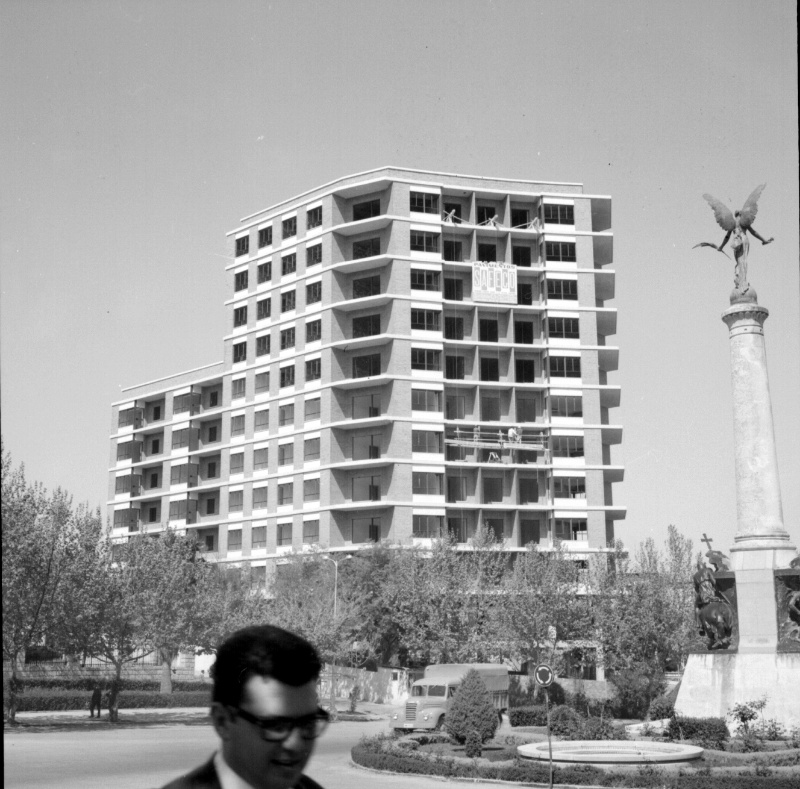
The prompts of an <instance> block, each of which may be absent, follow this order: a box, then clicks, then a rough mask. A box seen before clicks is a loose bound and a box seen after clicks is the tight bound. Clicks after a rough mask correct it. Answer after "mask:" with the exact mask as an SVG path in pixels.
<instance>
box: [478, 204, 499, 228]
mask: <svg viewBox="0 0 800 789" xmlns="http://www.w3.org/2000/svg"><path fill="white" fill-rule="evenodd" d="M496 216H497V209H496V208H494V206H490V205H479V206H478V224H479V225H488V224H489V223H491V222H492V220H493V219H494V218H495V217H496Z"/></svg>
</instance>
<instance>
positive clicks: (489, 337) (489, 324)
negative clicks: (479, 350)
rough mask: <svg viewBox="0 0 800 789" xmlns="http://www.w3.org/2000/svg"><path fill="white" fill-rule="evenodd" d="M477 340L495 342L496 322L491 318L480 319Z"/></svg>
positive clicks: (496, 334)
mask: <svg viewBox="0 0 800 789" xmlns="http://www.w3.org/2000/svg"><path fill="white" fill-rule="evenodd" d="M478 328H479V331H478V338H479V339H480V341H481V342H497V336H498V329H497V321H496V320H493V319H491V318H481V320H480V324H479V327H478Z"/></svg>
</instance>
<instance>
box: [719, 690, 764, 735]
mask: <svg viewBox="0 0 800 789" xmlns="http://www.w3.org/2000/svg"><path fill="white" fill-rule="evenodd" d="M766 706H767V697H766V696H763V697H762V698H760V699H757V700H756V701H745V702H744V703H742V704H734V706H733V707H732V708H731V709H729V710H728V717H729V718H732V719H733V720H734V721H736V722H737V724H738V726H737V727H736V728H737V730H738V731H739V732H740V733H741V734H742V735H747V734H749V733H750V724H751V723H752V722H753V721H754V720H755V719H756V718H757V717H758V716H759V715H760V714H761V713H762V712H763V711H764V707H766Z"/></svg>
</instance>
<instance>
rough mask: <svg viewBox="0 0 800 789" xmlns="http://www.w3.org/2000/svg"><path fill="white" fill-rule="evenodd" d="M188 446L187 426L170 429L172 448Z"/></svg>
mask: <svg viewBox="0 0 800 789" xmlns="http://www.w3.org/2000/svg"><path fill="white" fill-rule="evenodd" d="M188 446H189V428H188V427H187V428H184V429H183V430H173V431H172V448H173V449H182V448H183V447H188Z"/></svg>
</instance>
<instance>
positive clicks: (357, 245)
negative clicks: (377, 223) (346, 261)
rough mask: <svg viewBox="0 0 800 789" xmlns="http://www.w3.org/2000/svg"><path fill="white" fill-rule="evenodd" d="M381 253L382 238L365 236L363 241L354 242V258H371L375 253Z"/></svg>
mask: <svg viewBox="0 0 800 789" xmlns="http://www.w3.org/2000/svg"><path fill="white" fill-rule="evenodd" d="M380 254H381V240H380V238H377V237H376V238H365V239H363V240H362V241H354V242H353V260H359V259H360V258H371V257H372V256H373V255H380Z"/></svg>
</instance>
